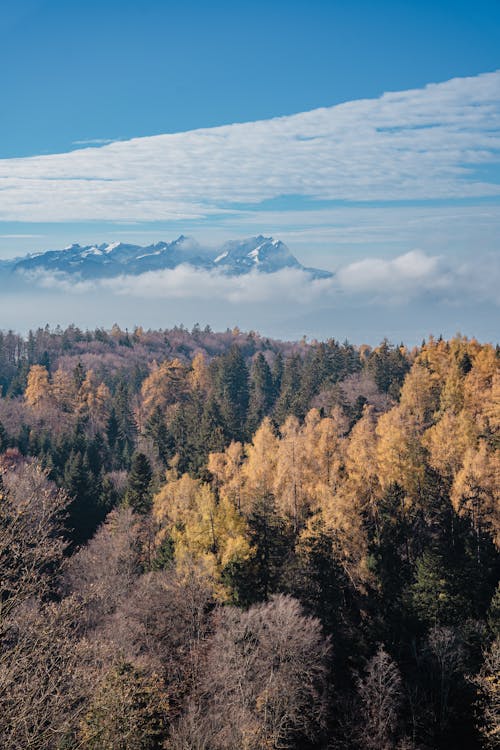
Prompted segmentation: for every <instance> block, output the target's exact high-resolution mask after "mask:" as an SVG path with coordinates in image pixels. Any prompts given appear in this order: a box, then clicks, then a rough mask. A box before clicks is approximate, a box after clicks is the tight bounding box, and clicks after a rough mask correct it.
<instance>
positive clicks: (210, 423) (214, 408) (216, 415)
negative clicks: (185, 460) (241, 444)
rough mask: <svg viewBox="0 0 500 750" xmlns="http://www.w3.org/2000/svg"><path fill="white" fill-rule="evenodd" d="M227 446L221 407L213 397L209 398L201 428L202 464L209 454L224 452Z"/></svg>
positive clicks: (200, 449)
mask: <svg viewBox="0 0 500 750" xmlns="http://www.w3.org/2000/svg"><path fill="white" fill-rule="evenodd" d="M226 444H227V441H226V438H225V435H224V430H223V427H222V416H221V413H220V409H219V405H218V403H217V401H216V400H215V398H214V397H213V396H209V398H208V399H207V401H206V403H205V406H204V408H203V413H202V415H201V422H200V426H199V451H200V458H201V464H204V463H206V461H207V458H208V454H209V453H213V452H216V451H222V450H224V447H225V446H226Z"/></svg>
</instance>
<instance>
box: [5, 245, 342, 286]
mask: <svg viewBox="0 0 500 750" xmlns="http://www.w3.org/2000/svg"><path fill="white" fill-rule="evenodd" d="M0 263H1V264H0V273H2V274H5V273H7V272H11V273H12V272H13V273H15V274H22V275H28V276H29V275H30V274H32V273H33V274H36V273H37V272H56V273H64V274H69V275H72V276H73V275H74V276H77V277H78V278H79V279H100V278H113V277H116V276H121V275H134V276H136V275H139V274H141V273H145V272H147V271H159V270H163V269H171V268H176V267H177V266H179V265H182V264H189V265H191V266H193V267H195V268H199V269H204V270H219V272H221V273H224V274H227V275H230V276H231V275H238V276H239V275H241V274H246V273H250V272H251V271H256V272H258V273H273V272H275V271H280V270H282V269H284V268H294V269H297V270H302V271H306V272H307V273H308V274H310V275H311V276H312V277H313V278H328V277H329V276H331V275H332V274H331V273H330V272H329V271H322V270H320V269H317V268H307V267H305V266H303V265H302V264H301V263H299V261H298V260H297V258H295V256H294V255H292V253H291V252H290V250H289V249H288V247H287V246H286V245H285V244H284V243H283V242H281V241H280V240H274V239H273V238H272V237H263V236H262V235H258V236H257V237H250V238H248V239H245V240H231V241H230V242H226V243H225V244H224V245H223V246H222V247H220V248H218V249H216V250H215V251H214V250H207V249H205V248H203V247H202V246H201V245H199V244H198V243H197V242H196V241H195V240H193V239H191V238H190V237H184V235H181V236H180V237H178V238H177V239H176V240H174V241H173V242H157V243H155V244H153V245H147V246H146V247H143V246H140V245H131V244H127V243H123V242H114V243H112V244H107V243H103V244H101V245H85V246H82V245H78V244H74V245H70V246H69V247H66V248H64V249H63V250H47V251H46V252H41V253H36V254H32V255H27V256H26V257H24V258H16V259H14V260H12V261H6V262H3V263H2V262H0Z"/></svg>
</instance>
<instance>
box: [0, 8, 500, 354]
mask: <svg viewBox="0 0 500 750" xmlns="http://www.w3.org/2000/svg"><path fill="white" fill-rule="evenodd" d="M498 69H500V3H498V2H497V0H489V1H486V0H477V1H476V2H460V0H455V2H439V0H437V1H435V2H427V1H426V0H421V1H420V2H403V1H400V2H388V1H383V0H380V1H379V2H377V3H375V2H373V0H372V1H371V2H368V1H366V2H360V1H359V0H350V1H349V2H348V1H347V0H345V1H344V2H337V1H335V0H330V2H318V1H317V0H316V1H315V0H312V1H311V2H308V3H305V2H297V1H294V0H288V2H282V0H275V1H273V2H267V3H264V2H260V0H254V2H234V1H233V2H217V1H215V2H210V3H206V2H205V3H202V2H189V1H187V2H182V3H181V2H176V1H175V0H173V1H171V2H165V1H163V2H160V1H159V0H155V1H153V0H142V2H137V0H136V1H135V2H132V1H131V0H120V1H119V2H118V1H116V2H115V0H101V1H100V2H97V1H96V0H86V2H81V1H80V0H72V2H67V1H66V2H62V1H61V0H59V1H56V0H46V1H44V0H31V1H30V0H17V1H16V2H15V3H14V2H10V0H5V1H4V3H3V4H2V13H1V14H0V91H1V96H0V186H1V188H2V189H0V258H2V257H4V258H5V257H10V256H13V255H16V254H23V253H26V252H30V251H37V250H41V249H46V248H48V247H63V246H65V245H66V244H69V243H70V242H75V241H78V242H81V243H82V244H83V243H86V242H104V241H107V242H109V241H113V240H116V239H123V240H129V241H136V242H138V243H139V242H140V243H146V242H151V241H155V240H158V239H172V238H173V237H175V236H176V235H178V234H180V233H184V234H193V235H194V236H196V237H197V238H198V239H199V240H201V241H204V242H207V243H208V244H212V245H217V244H218V243H220V242H222V241H224V240H226V239H228V238H230V237H242V236H246V235H250V234H259V233H264V234H269V235H274V236H277V237H279V238H281V239H283V240H284V241H286V242H287V244H288V245H289V246H290V248H291V249H292V251H293V252H294V253H295V254H296V255H297V256H298V257H299V259H300V260H302V261H303V262H304V263H305V264H306V265H308V264H311V265H318V266H322V267H325V268H329V269H331V270H333V271H335V272H336V273H337V275H338V278H339V279H341V280H342V279H343V287H342V290H341V296H340V297H338V298H336V299H335V304H333V302H332V299H331V297H329V298H328V299H325V298H324V297H321V299H319V298H318V299H316V301H314V300H312V299H311V296H310V295H309V294H308V293H305V291H304V290H303V289H297V290H296V292H297V294H301V295H305V297H307V299H308V302H307V305H308V306H307V309H306V308H304V310H303V314H302V317H301V318H299V319H298V320H297V319H296V317H295V318H294V320H295V322H294V323H293V326H292V325H291V324H290V325H289V324H287V323H286V321H285V322H283V321H284V318H280V317H279V316H278V317H277V318H276V320H275V317H276V316H273V315H272V314H271V312H270V311H269V310H268V311H267V313H266V315H265V316H263V317H262V318H261V319H260V320H259V319H258V316H257V319H256V321H255V323H254V325H253V326H251V327H255V328H259V327H260V328H264V329H265V328H266V326H267V327H268V329H269V332H270V333H273V334H275V335H291V334H292V333H293V335H295V334H296V333H297V334H300V326H301V325H303V330H302V332H304V333H308V334H309V335H315V334H316V333H317V334H318V335H327V334H328V325H329V322H328V321H329V320H331V318H332V314H333V313H332V310H334V312H335V315H334V317H335V320H336V321H338V324H339V325H340V327H341V328H342V330H341V331H338V332H335V331H332V335H336V336H340V335H341V334H342V332H345V333H347V334H349V335H351V337H352V336H356V337H357V338H358V340H359V339H360V337H362V335H363V334H362V325H363V321H366V318H367V315H368V319H369V320H370V325H372V327H373V332H372V333H369V332H368V333H367V336H365V339H368V338H369V337H370V336H372V337H374V336H378V335H379V332H380V333H382V335H383V333H384V331H385V329H389V328H390V329H391V330H387V331H386V332H387V334H388V335H390V336H392V337H393V338H403V337H407V338H408V337H409V338H415V339H418V337H421V334H423V335H426V334H428V333H429V332H430V330H431V329H432V330H433V331H434V332H438V333H439V332H445V333H448V334H450V333H451V334H452V333H453V332H454V331H455V330H458V329H459V328H460V329H461V330H463V331H465V332H466V333H470V334H473V333H476V334H477V335H478V336H480V337H483V338H485V337H486V338H494V337H495V335H496V332H495V319H496V318H497V317H498V307H497V306H496V305H497V303H498V297H497V296H495V287H496V283H497V275H496V274H497V273H498V251H499V248H498V242H499V240H498V238H499V236H500V166H499V165H500V141H499V129H500V128H499V124H500V74H495V71H497V70H498ZM432 84H438V86H433V85H432ZM390 92H394V93H390ZM275 118H281V119H278V120H276V119H275ZM235 123H239V124H240V125H234V126H233V127H231V126H232V125H233V124H235ZM200 129H201V130H200ZM193 131H195V132H193ZM131 139H132V140H131ZM27 157H34V158H27ZM401 258H402V259H403V260H398V259H401ZM405 259H407V260H405ZM408 259H409V260H408ZM419 259H420V260H419ZM370 264H371V265H370ZM402 269H403V270H402ZM474 269H475V271H474ZM484 275H485V276H486V277H487V278H488V279H490V284H489V285H488V284H487V285H486V287H485V286H484V284H483V283H482V280H481V279H482V276H484ZM436 277H437V280H436ZM464 278H468V279H471V282H470V284H469V288H468V289H464V284H463V279H464ZM367 279H368V280H369V279H372V280H373V279H376V280H377V284H378V285H379V286H381V287H382V288H384V287H386V288H387V289H389V290H390V294H387V295H385V299H384V295H380V293H379V292H377V290H376V289H375V288H374V287H375V282H374V283H373V284H372V286H370V284H368V281H367ZM184 281H185V280H184ZM168 288H169V289H170V290H171V282H169V287H168ZM397 288H399V289H400V290H402V291H403V293H401V294H400V293H399V292H398V291H397ZM337 291H338V290H337ZM150 292H151V290H150V289H148V294H150ZM57 294H59V295H60V296H57ZM339 294H340V293H339ZM53 295H54V296H53V297H51V299H50V304H47V309H50V310H51V311H52V312H51V315H52V319H51V321H50V322H62V323H64V322H67V320H66V319H67V318H68V316H69V315H71V314H73V315H75V314H76V313H74V312H72V311H70V310H69V309H68V300H67V299H66V300H65V299H64V298H63V296H62V292H61V291H59V292H56V291H55V290H54V291H53ZM429 295H430V296H429ZM35 296H36V295H35V293H34V294H33V299H35ZM288 296H290V295H288ZM160 297H161V295H160ZM80 299H81V298H80ZM121 299H122V298H121ZM247 301H248V300H247ZM119 302H120V300H117V302H116V305H115V307H114V308H112V309H111V310H108V311H105V310H104V308H103V309H102V311H101V314H102V316H103V319H102V321H101V320H97V319H96V320H95V321H94V322H93V321H91V320H90V319H88V320H85V321H84V320H83V318H82V322H85V323H86V324H95V325H97V324H101V323H102V324H106V323H109V324H110V322H113V320H112V319H111V316H112V315H116V317H117V318H119V316H120V315H121V314H122V310H121V308H120V304H119ZM11 303H12V300H9V304H10V306H8V305H7V300H6V298H5V296H4V302H3V304H2V300H1V299H0V327H1V328H3V327H7V326H10V325H13V326H14V327H19V325H24V322H21V323H20V324H19V325H16V321H15V320H12V319H9V320H7V316H10V318H12V317H13V316H14V314H15V315H18V316H22V315H24V316H25V322H26V323H28V322H29V324H33V323H34V322H35V317H36V314H38V313H37V306H36V305H35V304H34V305H33V307H32V311H31V313H30V312H29V309H28V311H27V312H26V300H24V303H23V307H22V308H21V307H19V306H16V305H14V306H12V304H11ZM156 304H157V305H158V304H159V303H156ZM165 304H166V303H163V307H162V308H161V309H162V310H163V311H165V309H166V308H165ZM249 304H250V307H249V310H248V314H247V313H245V312H244V309H243V308H244V305H243V303H241V304H237V303H235V304H234V306H233V308H232V309H230V310H229V311H227V310H226V311H225V313H226V315H227V314H230V316H231V320H228V321H227V325H232V324H233V323H235V322H243V323H244V324H245V325H247V327H248V322H247V321H248V320H250V318H251V313H252V307H251V303H250V302H249ZM360 305H362V306H363V307H364V309H365V311H366V310H368V311H369V313H366V314H364V315H361V317H360V315H358V314H357V313H356V314H355V313H353V310H355V311H359V308H360ZM405 305H406V307H405ZM28 307H29V306H28ZM87 309H88V305H87V307H85V305H84V303H83V302H82V310H83V311H86V310H87ZM94 309H95V310H96V311H97V310H98V306H95V307H94ZM156 309H157V308H156V307H155V308H154V309H153V308H151V311H150V312H149V313H147V314H148V315H149V320H148V323H149V324H155V320H156V318H157V317H158V312H155V310H156ZM254 309H255V308H254ZM395 309H397V310H398V311H399V312H398V314H397V316H396V317H398V318H399V320H400V321H401V325H400V328H399V329H398V326H397V325H396V326H394V325H393V323H394V310H395ZM10 311H11V312H10ZM23 311H24V312H23ZM141 311H142V312H143V313H144V314H146V311H145V310H144V308H141ZM411 311H413V312H411ZM126 312H129V311H126ZM181 312H182V315H184V316H185V317H186V320H180V319H179V318H178V317H177V318H176V320H175V321H172V320H170V317H172V316H173V315H174V314H176V315H179V314H181ZM424 313H425V314H424ZM431 313H432V314H431ZM78 314H79V313H78ZM82 314H83V313H82ZM86 314H87V313H86ZM95 314H96V315H97V312H96V313H95ZM134 314H137V313H136V312H134ZM58 315H59V318H60V321H59V320H58V319H57V316H58ZM123 315H124V316H125V317H126V314H125V312H123ZM1 316H3V319H4V320H5V323H3V322H2V319H1ZM106 316H107V317H109V318H110V320H109V321H108V319H107V317H106ZM155 316H156V317H155ZM169 316H170V317H169ZM211 316H212V318H211ZM419 316H420V318H421V321H422V322H421V323H419V322H418V319H419ZM167 317H169V322H185V323H187V324H189V319H190V318H194V319H196V320H199V319H201V322H212V321H213V322H216V324H218V325H219V326H220V325H222V326H223V327H225V325H223V318H222V313H221V314H220V315H219V313H218V312H216V311H215V308H211V307H210V306H209V305H208V303H207V301H206V300H205V302H203V303H201V302H200V300H199V299H196V295H195V292H194V291H193V292H192V293H191V296H190V293H189V291H188V292H187V293H186V295H185V299H184V302H183V308H182V310H180V309H179V305H178V303H177V306H176V308H175V310H174V309H173V308H172V310H171V311H170V312H168V314H167ZM291 317H293V316H291V313H290V315H289V317H288V318H287V320H290V319H291ZM356 317H358V318H359V320H360V322H359V326H358V327H354V328H352V326H351V329H349V321H352V320H353V319H354V318H356ZM104 318H106V320H104ZM415 319H416V320H417V322H415ZM271 320H273V321H274V322H272V324H271V323H270V321H271ZM219 321H220V322H219ZM280 321H281V322H280ZM412 321H413V322H412ZM433 321H434V324H433ZM124 322H126V323H127V324H131V323H132V322H137V323H139V322H141V321H140V320H135V321H131V320H128V319H127V320H124ZM159 323H160V321H158V323H157V324H159ZM163 323H165V321H163ZM250 325H251V324H250ZM384 326H385V328H384ZM419 326H420V327H419ZM271 329H272V330H271ZM306 329H307V330H306ZM265 332H267V331H265Z"/></svg>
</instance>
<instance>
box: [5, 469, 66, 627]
mask: <svg viewBox="0 0 500 750" xmlns="http://www.w3.org/2000/svg"><path fill="white" fill-rule="evenodd" d="M2 467H3V468H0V496H1V502H0V574H1V575H0V632H1V630H2V628H3V626H4V623H5V619H6V618H7V617H8V615H9V613H10V612H11V611H12V610H13V609H15V608H16V607H17V606H19V605H20V604H22V603H23V602H24V601H26V600H28V599H29V598H30V597H32V596H34V595H36V596H39V597H40V596H41V597H43V596H44V595H45V594H46V593H47V592H48V591H49V589H50V588H51V587H53V585H54V580H55V577H56V574H57V573H58V572H59V569H60V565H61V562H62V557H63V553H64V549H65V546H66V544H65V542H64V539H63V536H62V530H63V521H64V515H65V509H66V507H67V505H68V497H67V496H66V494H65V493H64V492H62V491H61V490H58V489H57V487H56V486H55V484H54V483H53V482H51V481H50V480H49V479H48V478H47V474H46V472H44V471H43V470H42V469H41V468H40V466H39V465H38V464H37V463H36V462H26V461H22V462H17V461H16V462H14V463H11V464H7V465H6V463H5V462H4V463H3V464H2Z"/></svg>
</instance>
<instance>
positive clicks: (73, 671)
mask: <svg viewBox="0 0 500 750" xmlns="http://www.w3.org/2000/svg"><path fill="white" fill-rule="evenodd" d="M80 615H81V612H80V608H79V605H78V602H77V601H75V600H74V599H73V598H68V599H66V600H64V601H63V602H62V603H61V604H54V603H50V604H40V603H39V602H37V601H35V600H33V599H32V600H30V601H28V602H25V603H23V604H21V605H20V606H19V607H17V608H16V610H15V611H14V612H12V613H11V615H10V618H9V627H8V629H7V630H6V632H4V634H3V637H2V639H1V643H0V716H1V720H0V747H2V749H3V750H21V749H23V750H24V748H29V750H51V749H52V748H59V747H61V746H62V745H63V742H64V741H65V740H67V739H68V738H69V737H71V736H73V734H74V732H75V729H76V727H77V725H78V721H79V717H80V715H81V712H82V710H83V707H84V705H85V698H86V696H87V694H88V693H89V692H90V691H91V690H92V687H93V682H94V675H95V673H96V665H95V662H94V656H95V655H94V654H93V653H92V651H91V650H90V649H89V648H88V644H86V642H85V641H82V640H80V639H79V637H78V621H79V617H80Z"/></svg>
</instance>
